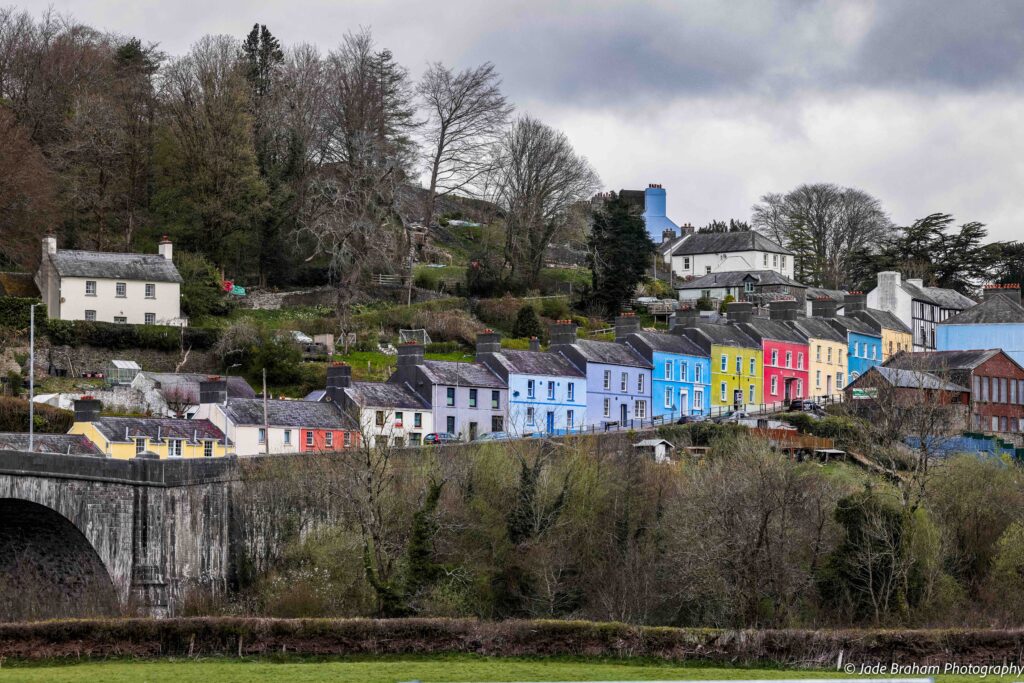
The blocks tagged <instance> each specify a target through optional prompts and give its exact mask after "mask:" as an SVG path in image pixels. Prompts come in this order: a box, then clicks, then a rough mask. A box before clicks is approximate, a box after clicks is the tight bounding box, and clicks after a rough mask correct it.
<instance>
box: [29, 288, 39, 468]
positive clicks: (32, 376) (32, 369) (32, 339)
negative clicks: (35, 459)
mask: <svg viewBox="0 0 1024 683" xmlns="http://www.w3.org/2000/svg"><path fill="white" fill-rule="evenodd" d="M38 305H39V304H32V305H30V306H29V307H28V451H29V453H34V452H35V432H36V424H35V423H36V411H35V406H36V306H38Z"/></svg>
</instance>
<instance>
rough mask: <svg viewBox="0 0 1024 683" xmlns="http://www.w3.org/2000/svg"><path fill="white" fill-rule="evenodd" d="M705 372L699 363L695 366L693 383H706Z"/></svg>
mask: <svg viewBox="0 0 1024 683" xmlns="http://www.w3.org/2000/svg"><path fill="white" fill-rule="evenodd" d="M703 370H704V368H703V367H701V364H700V363H697V364H696V365H694V366H693V381H694V382H698V383H701V382H703V381H704V377H703V374H704V373H703Z"/></svg>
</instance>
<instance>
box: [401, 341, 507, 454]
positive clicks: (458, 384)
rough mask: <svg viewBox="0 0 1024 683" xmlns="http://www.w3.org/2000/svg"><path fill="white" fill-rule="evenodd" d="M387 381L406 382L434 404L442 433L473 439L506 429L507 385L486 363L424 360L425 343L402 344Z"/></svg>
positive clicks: (436, 421) (435, 425) (436, 426)
mask: <svg viewBox="0 0 1024 683" xmlns="http://www.w3.org/2000/svg"><path fill="white" fill-rule="evenodd" d="M388 383H389V384H403V385H404V386H406V387H407V388H408V389H409V390H411V391H412V392H414V393H415V394H416V395H417V396H419V397H420V398H421V399H423V400H424V401H426V402H427V404H428V405H430V406H433V413H434V428H435V429H436V430H437V431H439V432H451V433H452V434H455V435H457V436H459V437H460V438H462V439H464V440H469V441H472V440H473V439H475V438H476V437H477V436H479V435H481V434H485V433H487V432H503V431H505V414H506V411H507V410H508V385H506V384H505V382H504V381H502V379H501V378H500V377H498V376H497V375H496V374H495V373H494V372H492V371H491V370H490V368H488V367H487V366H486V365H484V364H483V363H456V362H454V361H444V360H424V359H423V345H422V344H416V343H410V344H402V345H401V346H399V347H398V368H397V369H396V370H395V373H394V374H393V375H391V378H390V379H389V380H388Z"/></svg>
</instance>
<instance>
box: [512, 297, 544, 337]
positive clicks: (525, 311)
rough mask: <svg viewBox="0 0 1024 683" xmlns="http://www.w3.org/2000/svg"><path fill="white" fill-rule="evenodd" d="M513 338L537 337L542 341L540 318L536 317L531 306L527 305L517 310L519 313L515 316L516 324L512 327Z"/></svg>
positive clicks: (542, 328) (534, 310) (535, 312)
mask: <svg viewBox="0 0 1024 683" xmlns="http://www.w3.org/2000/svg"><path fill="white" fill-rule="evenodd" d="M512 336H513V337H526V338H527V339H529V338H530V337H537V338H538V339H542V338H543V337H544V326H543V325H541V324H540V318H538V317H537V311H536V309H534V307H533V306H531V305H529V304H527V305H525V306H523V307H522V308H520V309H519V313H518V314H517V315H516V322H515V324H514V325H513V326H512Z"/></svg>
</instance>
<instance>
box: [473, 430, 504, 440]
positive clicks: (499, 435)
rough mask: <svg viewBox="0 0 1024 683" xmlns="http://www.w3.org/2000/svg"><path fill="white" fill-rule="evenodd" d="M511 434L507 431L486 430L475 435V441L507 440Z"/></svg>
mask: <svg viewBox="0 0 1024 683" xmlns="http://www.w3.org/2000/svg"><path fill="white" fill-rule="evenodd" d="M511 438H512V435H511V434H509V433H508V432H487V433H486V434H481V435H480V436H478V437H476V440H477V441H508V440H509V439H511Z"/></svg>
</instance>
